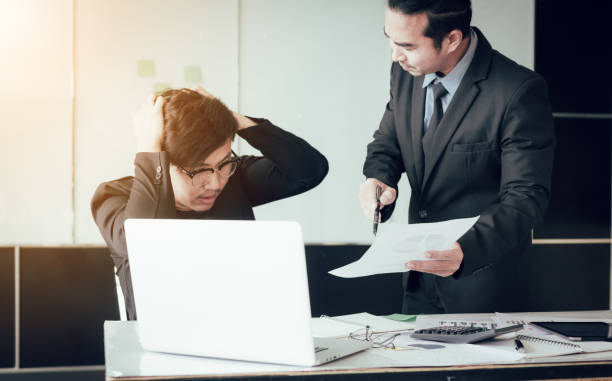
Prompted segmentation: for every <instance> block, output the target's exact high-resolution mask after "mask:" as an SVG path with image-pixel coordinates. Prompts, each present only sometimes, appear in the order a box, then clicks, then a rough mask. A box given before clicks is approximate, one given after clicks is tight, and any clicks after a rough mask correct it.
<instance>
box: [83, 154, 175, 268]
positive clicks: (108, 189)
mask: <svg viewBox="0 0 612 381" xmlns="http://www.w3.org/2000/svg"><path fill="white" fill-rule="evenodd" d="M134 166H135V168H134V181H133V184H132V186H131V189H123V190H122V189H120V188H119V187H118V186H117V185H115V184H113V183H114V182H111V183H103V184H101V185H100V186H99V187H98V189H97V190H96V192H95V194H94V196H93V199H92V201H91V211H92V214H93V217H94V221H95V222H96V224H97V225H98V228H99V229H100V233H102V237H103V238H104V241H106V244H107V245H108V247H109V248H110V249H111V251H112V252H113V253H115V255H121V256H124V257H125V259H127V248H126V244H125V233H124V230H123V223H124V222H125V220H126V219H128V218H175V217H176V209H175V207H174V194H173V192H172V184H171V182H170V174H169V160H168V154H167V153H166V152H139V153H137V154H136V158H135V161H134Z"/></svg>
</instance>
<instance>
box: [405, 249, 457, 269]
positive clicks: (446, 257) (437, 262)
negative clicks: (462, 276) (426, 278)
mask: <svg viewBox="0 0 612 381" xmlns="http://www.w3.org/2000/svg"><path fill="white" fill-rule="evenodd" d="M425 257H426V258H429V259H431V260H430V261H410V262H408V263H406V264H405V266H406V268H407V269H410V270H414V271H420V272H423V273H429V274H434V275H438V276H441V277H447V276H450V275H453V274H454V273H455V272H456V271H457V270H459V267H460V266H461V262H463V250H461V245H459V243H458V242H455V243H454V244H453V247H452V248H451V249H449V250H430V251H428V252H426V253H425Z"/></svg>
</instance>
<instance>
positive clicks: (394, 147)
mask: <svg viewBox="0 0 612 381" xmlns="http://www.w3.org/2000/svg"><path fill="white" fill-rule="evenodd" d="M400 69H401V68H400V67H399V65H397V64H395V63H394V64H393V65H392V66H391V85H390V91H389V102H387V106H386V108H385V112H384V114H383V117H382V120H381V121H380V126H379V127H378V129H377V130H376V131H374V136H373V137H374V140H372V142H370V144H368V148H367V154H366V160H365V163H364V164H363V174H364V175H365V177H366V178H375V179H378V180H380V181H382V182H383V183H385V184H387V185H388V186H390V187H392V188H395V189H396V190H397V183H398V181H399V180H400V177H401V175H402V173H403V172H404V171H405V169H404V164H403V161H402V155H401V152H400V149H399V145H398V142H397V135H396V133H395V111H394V110H395V93H396V91H397V89H396V87H395V83H394V77H395V76H396V75H399V73H398V72H397V70H400ZM393 209H395V202H393V203H392V204H390V205H387V206H385V207H384V208H383V209H382V211H381V219H382V221H383V222H384V221H386V220H387V219H389V217H391V214H393Z"/></svg>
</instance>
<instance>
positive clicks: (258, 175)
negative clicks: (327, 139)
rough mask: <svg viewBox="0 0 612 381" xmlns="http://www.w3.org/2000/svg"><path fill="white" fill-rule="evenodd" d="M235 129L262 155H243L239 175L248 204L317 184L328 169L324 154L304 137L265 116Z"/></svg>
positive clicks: (279, 197)
mask: <svg viewBox="0 0 612 381" xmlns="http://www.w3.org/2000/svg"><path fill="white" fill-rule="evenodd" d="M251 119H253V120H254V121H256V122H257V123H258V124H257V125H255V126H253V127H249V128H245V129H244V130H240V131H238V135H239V136H240V137H242V138H243V139H245V140H246V141H247V142H248V143H249V144H250V145H251V146H253V148H256V149H258V150H259V151H260V152H261V153H262V155H263V156H242V157H241V160H240V171H239V174H240V176H241V177H242V178H241V180H242V184H243V187H244V189H245V192H246V194H247V197H248V198H249V201H250V203H251V206H257V205H261V204H265V203H268V202H271V201H275V200H280V199H282V198H286V197H289V196H294V195H297V194H299V193H302V192H305V191H307V190H309V189H311V188H314V187H315V186H317V185H318V184H319V183H321V181H323V179H324V178H325V176H326V175H327V172H328V169H329V167H328V163H327V159H326V158H325V156H323V155H322V154H321V153H320V152H319V151H317V150H316V149H315V148H313V147H312V146H311V145H310V144H308V143H307V142H306V141H304V140H303V139H301V138H299V137H297V136H295V135H293V134H291V133H289V132H287V131H285V130H283V129H281V128H278V127H276V126H275V125H273V124H272V123H270V122H269V121H267V120H265V119H255V118H251Z"/></svg>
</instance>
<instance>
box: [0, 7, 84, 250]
mask: <svg viewBox="0 0 612 381" xmlns="http://www.w3.org/2000/svg"><path fill="white" fill-rule="evenodd" d="M72 16H73V14H72V1H71V0H57V1H53V2H51V1H46V0H25V1H20V0H3V1H2V2H0V47H1V49H2V58H1V59H0V83H1V84H2V90H1V91H0V142H2V151H1V153H0V171H1V172H2V175H3V181H2V191H0V245H2V244H9V245H11V244H16V243H20V244H31V243H32V244H33V243H44V244H59V243H62V244H70V243H73V242H74V241H73V237H72V224H73V215H72V212H73V208H72V200H73V198H72V168H73V167H72V165H73V158H72V126H73V124H72V74H73V72H72V37H73V26H72V19H73V17H72Z"/></svg>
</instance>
